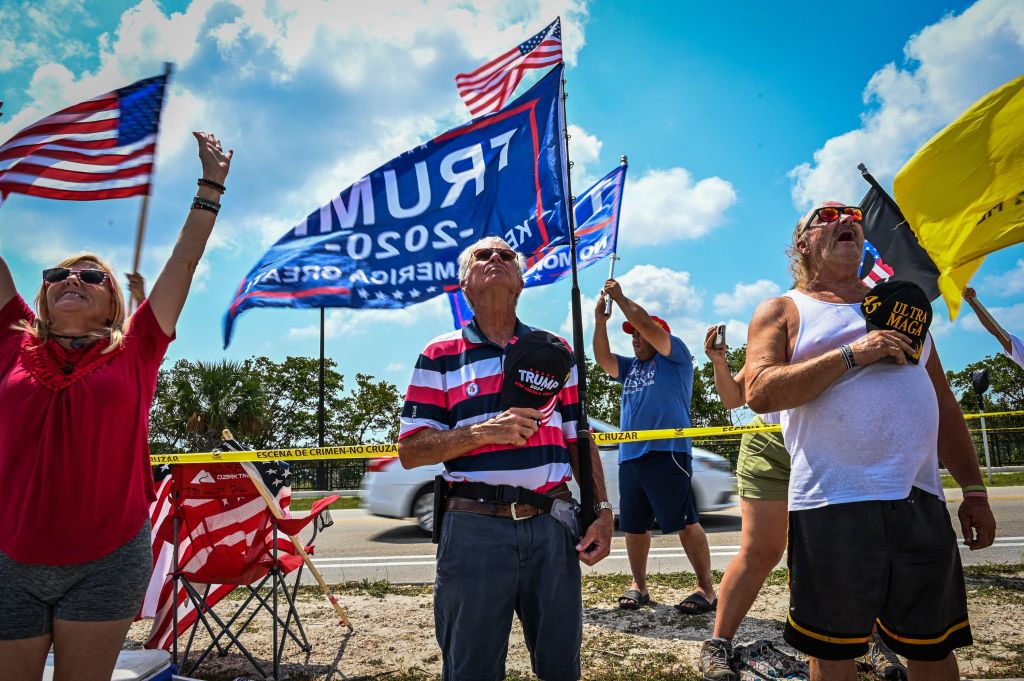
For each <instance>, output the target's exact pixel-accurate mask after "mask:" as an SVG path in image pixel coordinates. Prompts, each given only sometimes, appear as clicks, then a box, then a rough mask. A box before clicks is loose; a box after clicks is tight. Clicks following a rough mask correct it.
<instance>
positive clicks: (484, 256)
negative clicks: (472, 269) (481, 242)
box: [473, 248, 516, 262]
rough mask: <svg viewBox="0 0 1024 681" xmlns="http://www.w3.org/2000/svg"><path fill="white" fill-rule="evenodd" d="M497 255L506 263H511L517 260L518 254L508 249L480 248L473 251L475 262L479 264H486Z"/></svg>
mask: <svg viewBox="0 0 1024 681" xmlns="http://www.w3.org/2000/svg"><path fill="white" fill-rule="evenodd" d="M495 253H497V254H498V257H499V258H501V259H502V260H503V261H505V262H511V261H513V260H515V259H516V252H515V251H513V250H510V249H508V248H478V249H477V250H475V251H473V260H476V261H477V262H486V261H488V260H490V259H491V256H493V255H494V254H495Z"/></svg>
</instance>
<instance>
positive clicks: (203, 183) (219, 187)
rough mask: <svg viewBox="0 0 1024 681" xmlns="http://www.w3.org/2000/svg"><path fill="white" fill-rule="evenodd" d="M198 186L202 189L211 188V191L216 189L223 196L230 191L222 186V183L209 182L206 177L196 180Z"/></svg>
mask: <svg viewBox="0 0 1024 681" xmlns="http://www.w3.org/2000/svg"><path fill="white" fill-rule="evenodd" d="M196 184H197V185H199V186H200V187H209V188H210V189H216V190H217V191H219V192H220V193H221V194H223V193H224V192H226V191H227V190H228V188H227V187H225V186H224V185H222V184H221V183H220V182H214V181H213V180H207V179H206V178H205V177H200V178H199V179H198V180H196Z"/></svg>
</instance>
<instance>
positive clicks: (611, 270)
mask: <svg viewBox="0 0 1024 681" xmlns="http://www.w3.org/2000/svg"><path fill="white" fill-rule="evenodd" d="M619 164H620V165H624V166H627V167H628V166H629V159H628V158H626V155H625V154H623V155H622V157H621V158H620V159H619ZM618 253H619V230H618V229H616V230H615V246H614V248H612V255H611V258H609V259H610V260H611V262H610V263H609V264H608V278H609V279H614V278H615V261H616V260H619V255H618ZM604 313H605V314H606V315H610V314H611V313H612V299H611V296H609V297H608V298H606V299H605V301H604Z"/></svg>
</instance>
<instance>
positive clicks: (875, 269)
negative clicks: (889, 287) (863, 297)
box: [861, 239, 896, 288]
mask: <svg viewBox="0 0 1024 681" xmlns="http://www.w3.org/2000/svg"><path fill="white" fill-rule="evenodd" d="M869 255H870V256H871V269H870V270H868V272H867V274H865V275H864V278H863V279H861V281H863V282H864V285H865V286H869V287H871V288H874V287H875V284H877V283H878V282H880V281H885V280H886V279H889V278H890V277H892V276H893V275H895V274H896V271H895V270H894V269H893V268H892V267H890V266H889V265H887V264H886V263H885V261H883V260H882V256H881V255H879V253H878V249H876V248H875V247H874V246H872V245H871V242H870V241H868V240H867V239H865V240H864V254H863V256H862V260H861V267H863V266H864V260H867V257H868V256H869Z"/></svg>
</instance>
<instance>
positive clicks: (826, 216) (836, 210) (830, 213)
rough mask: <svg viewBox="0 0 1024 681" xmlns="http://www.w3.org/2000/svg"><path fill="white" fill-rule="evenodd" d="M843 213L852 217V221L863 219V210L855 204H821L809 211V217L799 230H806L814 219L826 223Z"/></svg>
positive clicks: (836, 218) (833, 220)
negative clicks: (819, 206) (811, 211)
mask: <svg viewBox="0 0 1024 681" xmlns="http://www.w3.org/2000/svg"><path fill="white" fill-rule="evenodd" d="M844 215H849V216H850V217H851V218H853V221H854V222H861V221H862V220H863V219H864V211H862V210H861V209H860V208H858V207H857V206H822V207H821V208H818V209H817V210H815V211H814V212H813V213H811V217H810V219H809V220H808V221H807V223H806V224H805V225H804V228H803V229H802V230H800V231H801V232H806V231H807V230H808V229H810V228H811V225H813V224H814V221H815V220H818V221H820V222H821V223H822V224H828V223H830V222H835V221H836V220H838V219H839V218H841V217H842V216H844Z"/></svg>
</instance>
